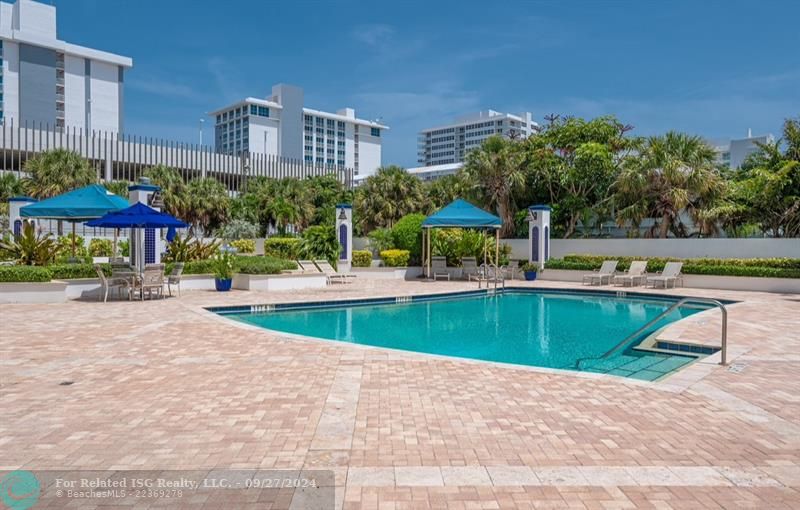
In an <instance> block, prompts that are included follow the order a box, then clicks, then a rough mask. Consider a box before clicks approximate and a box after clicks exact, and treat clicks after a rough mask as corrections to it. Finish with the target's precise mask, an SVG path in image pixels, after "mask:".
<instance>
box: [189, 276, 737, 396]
mask: <svg viewBox="0 0 800 510" xmlns="http://www.w3.org/2000/svg"><path fill="white" fill-rule="evenodd" d="M509 291H510V292H509ZM506 292H509V293H514V292H518V293H520V294H569V295H576V294H577V295H580V294H586V295H592V296H607V297H615V298H626V297H634V298H637V299H643V300H646V301H668V302H675V301H678V300H680V299H682V298H684V297H689V298H691V297H693V296H691V295H675V294H654V293H646V292H635V291H634V292H629V291H620V290H605V289H586V288H581V289H551V288H532V287H514V286H511V287H505V288H502V289H480V290H466V291H454V292H440V293H431V294H413V295H405V296H379V297H370V298H357V299H340V300H326V301H298V302H286V303H267V304H257V305H229V306H201V307H199V310H200V311H201V313H203V314H204V315H206V316H211V317H213V318H214V319H215V320H219V321H221V322H224V323H226V324H228V325H234V326H236V327H238V328H242V329H248V330H251V331H260V332H262V333H263V332H267V333H270V334H273V335H275V336H276V337H277V338H278V339H281V340H286V339H291V340H301V341H311V342H325V343H328V344H330V343H332V342H333V343H334V345H338V346H345V345H346V346H349V347H355V348H358V349H365V350H375V351H377V352H381V351H383V352H388V353H393V354H396V355H399V356H401V357H407V358H411V359H419V360H421V361H424V360H430V359H439V360H445V361H454V362H466V363H477V364H487V363H488V364H490V365H496V366H498V367H500V368H505V369H517V370H527V371H533V372H539V373H545V374H551V375H565V374H569V375H570V376H573V377H581V378H584V379H600V380H607V381H615V382H617V383H625V384H633V385H636V386H647V387H649V388H655V389H659V390H662V391H667V392H672V393H674V392H681V391H683V390H685V389H686V386H684V385H679V386H673V385H671V384H669V380H670V379H671V378H672V377H673V376H675V375H676V374H679V373H683V372H684V371H685V370H686V369H688V368H690V367H691V366H693V365H696V364H698V363H699V362H702V361H704V360H707V359H708V358H710V357H711V356H706V357H705V358H700V357H695V356H691V355H690V354H689V353H685V354H678V353H674V352H672V353H669V354H671V355H674V356H686V357H694V358H695V359H694V360H693V361H691V362H690V363H687V364H686V365H684V366H683V367H681V368H680V369H679V370H675V371H672V372H668V373H666V374H664V375H663V376H662V377H659V378H657V379H654V380H642V379H635V378H631V377H622V376H618V375H613V374H607V373H598V372H588V371H581V370H570V369H566V368H551V367H541V366H536V365H522V364H517V363H508V362H502V361H492V360H482V359H476V358H465V357H459V356H450V355H446V354H436V353H425V352H418V351H409V350H405V349H396V348H392V347H383V346H375V345H368V344H358V343H354V342H347V341H344V340H337V339H330V338H322V337H313V336H308V335H301V334H298V333H288V332H285V331H279V330H274V329H269V328H264V327H261V326H256V325H254V324H249V323H246V322H242V321H238V320H232V319H231V318H229V317H227V316H229V315H238V314H243V313H265V312H273V311H291V310H313V309H325V308H337V307H341V306H347V305H351V306H352V305H357V306H370V305H375V304H386V305H391V304H406V303H413V302H430V301H438V300H443V299H447V298H454V297H473V296H485V295H496V294H502V293H506ZM720 302H721V303H723V304H724V305H726V306H728V305H734V304H738V303H741V302H742V301H736V300H731V299H721V300H720ZM713 310H714V308H709V309H708V310H704V311H702V312H698V313H705V312H710V311H713ZM220 312H221V313H220ZM688 318H689V317H684V318H682V319H679V320H677V321H675V322H673V323H671V324H668V325H667V326H665V327H669V326H672V325H675V324H678V323H680V322H682V321H684V320H686V319H688ZM662 329H663V328H662ZM659 331H661V329H659ZM659 331H655V332H653V333H652V335H655V334H658V332H659ZM652 335H649V336H648V337H646V338H649V337H650V336H652ZM646 338H645V339H646ZM645 339H643V340H642V341H644V340H645ZM687 354H688V356H687ZM712 356H713V355H712Z"/></svg>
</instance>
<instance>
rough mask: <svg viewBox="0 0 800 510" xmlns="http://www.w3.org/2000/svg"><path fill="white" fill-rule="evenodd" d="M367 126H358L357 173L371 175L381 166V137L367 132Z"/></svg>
mask: <svg viewBox="0 0 800 510" xmlns="http://www.w3.org/2000/svg"><path fill="white" fill-rule="evenodd" d="M369 130H370V128H369V127H365V126H359V128H358V175H359V176H363V175H372V174H374V173H375V171H376V170H377V169H378V167H380V166H381V139H380V137H376V136H372V135H370V134H369Z"/></svg>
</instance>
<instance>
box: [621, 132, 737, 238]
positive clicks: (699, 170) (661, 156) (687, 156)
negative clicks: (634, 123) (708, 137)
mask: <svg viewBox="0 0 800 510" xmlns="http://www.w3.org/2000/svg"><path fill="white" fill-rule="evenodd" d="M714 161H715V153H714V149H712V148H711V147H710V146H709V145H708V144H706V143H705V142H704V141H703V140H702V139H701V138H700V137H697V136H690V135H687V134H684V133H677V132H674V131H670V132H669V133H667V134H666V135H664V136H653V137H650V138H648V139H647V140H645V141H644V142H643V143H641V145H640V146H639V147H638V155H637V156H636V157H632V158H628V159H627V160H626V161H625V163H624V165H623V170H622V172H621V173H620V174H619V176H618V177H617V180H616V182H615V183H614V186H613V189H614V201H615V203H616V207H617V216H616V219H617V224H619V225H620V226H624V225H625V224H626V223H627V224H630V225H631V226H633V227H634V228H636V229H637V230H638V228H639V225H640V224H641V223H642V221H644V220H645V219H646V218H653V220H654V223H653V226H652V227H651V228H650V230H649V235H650V236H652V237H659V238H662V239H664V238H666V237H667V236H668V234H670V233H672V234H673V235H674V236H675V237H687V236H688V235H689V232H688V230H687V228H686V225H685V223H684V222H683V219H682V217H681V215H682V214H683V213H684V212H686V213H687V214H688V215H689V216H690V217H691V218H692V219H694V220H695V223H698V224H701V225H702V222H700V221H699V219H701V218H702V216H703V214H704V211H706V210H709V209H711V208H712V207H713V205H714V204H715V202H716V201H717V200H719V198H720V197H721V196H722V193H723V190H724V188H723V183H722V179H721V177H720V175H719V172H718V171H717V170H716V168H715V165H714ZM706 225H707V224H706ZM701 233H703V232H701Z"/></svg>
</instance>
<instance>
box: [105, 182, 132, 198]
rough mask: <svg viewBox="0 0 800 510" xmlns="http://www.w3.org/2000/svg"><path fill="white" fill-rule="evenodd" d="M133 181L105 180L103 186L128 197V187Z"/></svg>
mask: <svg viewBox="0 0 800 510" xmlns="http://www.w3.org/2000/svg"><path fill="white" fill-rule="evenodd" d="M130 185H131V183H130V182H128V181H103V187H104V188H105V189H107V190H108V191H110V192H111V193H113V194H115V195H117V196H119V197H122V198H128V188H129V187H130Z"/></svg>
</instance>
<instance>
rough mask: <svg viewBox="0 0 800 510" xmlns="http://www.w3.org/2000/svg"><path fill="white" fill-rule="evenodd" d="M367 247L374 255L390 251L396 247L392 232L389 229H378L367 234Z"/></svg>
mask: <svg viewBox="0 0 800 510" xmlns="http://www.w3.org/2000/svg"><path fill="white" fill-rule="evenodd" d="M367 239H368V242H367V246H368V247H369V249H370V250H372V251H373V252H374V253H380V252H382V251H384V250H390V249H392V247H393V246H394V239H393V238H392V230H391V229H389V228H376V229H375V230H373V231H371V232H370V233H369V234H367Z"/></svg>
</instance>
